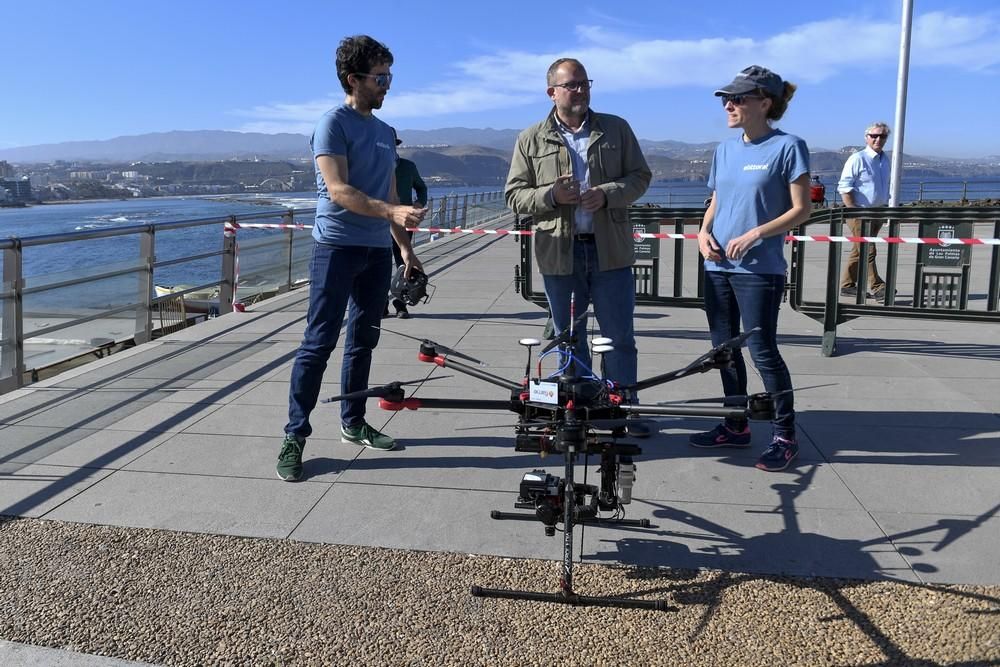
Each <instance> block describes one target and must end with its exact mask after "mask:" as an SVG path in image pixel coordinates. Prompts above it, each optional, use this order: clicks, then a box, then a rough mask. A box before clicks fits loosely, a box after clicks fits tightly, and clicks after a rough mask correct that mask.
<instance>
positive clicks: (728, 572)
mask: <svg viewBox="0 0 1000 667" xmlns="http://www.w3.org/2000/svg"><path fill="white" fill-rule="evenodd" d="M816 470H817V466H816V465H812V466H808V467H805V469H804V470H801V471H796V472H795V473H794V475H795V477H794V478H792V479H791V480H788V481H785V480H782V481H779V482H777V483H776V484H774V485H772V488H773V489H774V490H775V491H776V493H777V495H778V505H777V506H776V507H774V508H773V509H772V510H765V511H764V513H773V514H777V515H780V516H781V518H782V522H783V527H782V529H781V530H780V531H778V532H772V533H764V534H762V535H752V536H747V535H744V534H742V533H741V532H739V531H737V530H735V529H732V528H729V527H726V526H725V525H722V524H721V523H719V522H717V521H713V520H710V519H707V518H705V517H701V516H698V515H696V514H693V513H691V512H687V511H684V510H680V509H676V508H673V507H670V506H668V505H666V504H663V503H659V502H646V501H640V502H645V503H646V504H647V505H649V506H652V507H654V508H655V509H654V510H653V516H654V517H655V519H654V521H655V520H657V519H658V520H660V521H661V522H662V524H661V525H660V526H654V527H653V528H652V529H628V532H635V533H642V534H643V535H644V536H643V537H635V538H632V537H626V538H623V539H619V540H617V541H612V540H608V541H605V543H607V542H612V543H614V544H615V546H616V551H614V552H602V553H597V554H590V555H585V556H584V560H585V561H591V562H594V561H597V562H600V561H614V562H617V563H627V564H629V565H631V566H635V565H638V566H640V567H636V568H634V569H632V570H631V571H630V574H629V576H631V577H634V578H638V579H642V580H645V581H649V582H658V585H655V586H654V587H653V588H649V589H646V590H643V591H639V592H636V593H631V594H630V595H631V596H635V597H639V596H642V597H650V596H664V595H666V596H669V598H670V600H671V601H672V602H674V603H677V604H680V605H703V606H704V607H705V611H704V613H703V614H702V616H701V618H700V619H699V622H698V624H697V626H696V627H695V629H694V630H693V631H692V633H691V635H690V637H689V640H694V639H695V638H696V637H697V636H698V635H700V634H701V633H702V632H704V630H705V629H706V628H707V627H708V625H709V624H710V623H711V621H712V618H713V617H714V616H715V615H716V614H717V613H718V612H719V610H720V608H721V606H722V603H723V598H724V595H725V593H726V591H727V589H729V588H731V587H736V586H739V585H741V584H744V583H750V582H755V581H770V582H774V583H777V584H781V585H785V586H794V587H797V588H802V589H808V590H812V591H815V592H818V593H821V594H824V595H826V596H827V597H829V598H830V600H831V601H832V602H833V604H834V605H835V606H836V607H838V608H839V609H840V611H841V613H842V614H843V618H846V619H848V620H850V621H851V622H852V623H854V624H855V625H856V626H857V627H858V629H859V630H861V631H862V632H863V633H864V634H865V635H866V636H867V637H868V638H869V639H870V641H871V642H872V643H873V644H874V645H875V646H876V647H877V648H878V649H879V650H880V651H881V652H882V653H883V655H884V656H885V658H886V664H917V663H915V662H914V661H913V660H912V659H911V658H910V657H909V656H908V655H907V654H906V652H905V650H904V649H903V648H902V647H901V646H900V645H899V644H897V643H896V642H895V641H893V639H892V638H891V636H890V635H889V634H888V632H886V631H883V630H882V629H881V628H880V627H879V624H878V623H877V622H876V621H875V620H874V619H872V618H871V617H870V616H869V615H868V614H866V613H865V612H864V611H862V610H861V609H860V608H859V607H858V606H857V605H856V604H854V603H853V602H852V601H851V600H850V599H849V596H848V595H847V594H846V591H849V590H850V589H851V588H854V587H859V586H863V585H865V584H867V583H869V581H870V580H878V579H896V576H894V575H898V574H900V573H899V572H896V571H894V570H893V569H892V568H888V567H886V566H884V565H880V564H879V562H878V560H877V559H876V558H875V557H874V556H873V555H872V554H873V553H879V552H889V551H892V550H893V549H894V548H895V550H896V551H897V552H898V553H900V554H902V555H903V556H905V557H906V558H907V559H908V560H909V561H910V562H911V563H913V561H914V560H915V559H917V558H919V557H920V555H921V554H922V550H921V549H918V548H916V547H913V546H907V547H894V543H895V542H897V541H900V540H903V539H908V538H912V537H915V536H921V535H925V536H927V537H928V538H929V539H928V541H927V542H925V543H923V544H926V545H930V546H929V550H930V551H941V550H944V549H946V548H948V547H949V546H951V545H952V544H953V543H955V542H956V541H958V540H961V539H962V538H964V537H966V536H967V535H968V534H969V533H971V532H972V531H974V530H977V529H979V528H981V527H982V526H983V524H984V523H985V522H986V521H987V520H989V519H991V518H994V517H996V516H997V515H998V513H1000V503H998V504H997V505H995V506H994V507H992V508H991V509H989V510H987V511H986V512H984V513H983V514H981V515H979V516H977V517H970V518H968V519H942V520H938V521H936V522H933V523H930V524H928V525H927V526H924V527H920V528H916V529H913V530H908V531H904V532H900V533H896V534H892V535H887V536H882V537H879V538H875V539H871V540H855V539H837V538H833V537H829V536H826V535H820V534H817V533H813V532H808V531H804V530H802V528H801V526H800V525H799V520H798V517H799V514H798V512H797V510H796V508H795V500H796V498H797V497H798V496H799V495H801V493H802V492H803V491H804V490H805V489H806V488H808V486H809V484H810V483H811V481H812V479H813V477H814V475H815V473H816ZM786 479H787V478H786ZM734 511H739V510H734ZM743 511H744V512H748V513H750V512H761V511H760V510H752V509H744V510H743ZM663 525H669V526H670V528H669V529H665V528H664V527H663ZM623 532H624V531H623ZM682 541H683V542H682ZM690 543H694V544H695V545H698V544H700V545H701V546H694V547H689V546H687V544H690ZM925 548H926V547H925ZM789 554H792V555H794V557H793V558H789V557H788V555H789ZM779 555H783V556H779ZM776 557H778V558H784V560H783V561H782V564H783V565H784V566H785V567H784V568H783V569H785V571H786V572H787V573H786V574H781V575H776V574H774V570H775V569H777V568H778V567H780V566H776V565H775V563H774V559H775V558H776ZM665 563H669V567H670V569H666V568H663V564H665ZM762 564H766V565H762ZM642 566H647V567H642ZM910 567H911V568H912V569H913V570H914V571H915V572H923V573H930V572H934V571H936V568H935V567H934V566H932V565H929V564H920V563H913V564H911V565H910ZM653 568H655V569H653ZM705 568H707V569H713V570H720V572H718V573H717V574H714V575H712V576H710V578H709V579H708V580H707V581H706V580H705V578H704V577H700V576H699V573H698V570H699V569H705ZM899 583H901V584H903V585H906V586H913V587H916V588H925V589H931V590H935V591H937V592H939V593H940V594H942V595H947V596H957V597H961V598H965V599H969V600H970V601H973V600H974V601H985V602H987V603H988V604H989V605H990V610H989V611H978V610H969V611H968V613H990V614H993V613H1000V612H998V611H994V610H998V609H1000V598H997V597H991V596H988V595H983V594H979V593H976V592H971V591H960V590H956V589H954V588H950V587H944V586H936V585H933V584H924V583H909V582H899ZM830 620H835V619H834V618H832V617H831V618H830Z"/></svg>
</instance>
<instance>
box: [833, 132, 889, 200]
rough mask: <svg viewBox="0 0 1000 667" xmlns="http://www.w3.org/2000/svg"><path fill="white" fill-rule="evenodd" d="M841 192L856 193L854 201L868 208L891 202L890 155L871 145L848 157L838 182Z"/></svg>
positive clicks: (838, 189) (838, 190)
mask: <svg viewBox="0 0 1000 667" xmlns="http://www.w3.org/2000/svg"><path fill="white" fill-rule="evenodd" d="M837 192H839V193H840V194H847V193H848V192H853V193H854V203H855V205H857V206H861V207H864V208H867V207H869V206H886V205H888V203H889V156H888V155H886V154H885V152H884V151H883V152H882V153H876V152H875V151H874V150H872V149H871V147H869V146H865V148H864V149H863V150H860V151H858V152H857V153H854V154H853V155H851V157H849V158H847V162H845V163H844V170H843V171H842V172H841V173H840V182H839V183H838V184H837Z"/></svg>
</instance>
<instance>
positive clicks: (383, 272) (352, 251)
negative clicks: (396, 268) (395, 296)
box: [285, 243, 392, 438]
mask: <svg viewBox="0 0 1000 667" xmlns="http://www.w3.org/2000/svg"><path fill="white" fill-rule="evenodd" d="M391 268H392V250H391V249H390V248H369V247H365V246H342V245H330V244H327V243H316V244H314V246H313V255H312V261H311V262H310V263H309V280H310V285H309V314H308V315H307V317H306V332H305V336H303V338H302V344H301V345H300V346H299V349H298V352H296V354H295V363H294V365H293V366H292V381H291V387H290V388H289V391H288V424H286V425H285V433H292V434H295V435H297V436H299V437H302V438H306V437H308V436H309V435H310V434H312V426H310V424H309V414H310V413H311V412H312V411H313V408H315V407H316V401H317V400H318V399H319V391H320V384H321V383H322V382H323V373H324V371H326V363H327V361H328V360H329V359H330V353H331V352H333V350H334V348H335V347H336V346H337V339H338V338H339V337H340V327H341V325H342V324H343V323H344V312H345V310H346V311H347V337H346V338H345V340H344V362H343V365H342V366H341V370H340V390H341V393H344V394H346V393H348V392H352V391H360V390H363V389H367V388H368V373H369V371H370V370H371V365H372V350H373V349H375V346H376V345H378V339H379V334H380V333H381V331H380V330H379V329H378V328H377V327H380V326H381V322H382V312H383V311H384V310H385V304H386V298H387V296H386V295H387V294H388V293H389V273H390V271H391ZM365 401H366V399H363V398H356V399H352V400H346V401H341V402H340V420H341V422H343V425H344V426H357V425H359V424H361V423H363V422H364V420H365Z"/></svg>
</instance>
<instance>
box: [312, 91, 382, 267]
mask: <svg viewBox="0 0 1000 667" xmlns="http://www.w3.org/2000/svg"><path fill="white" fill-rule="evenodd" d="M309 144H310V146H311V147H312V152H313V160H314V161H315V159H316V158H317V157H319V156H320V155H342V156H344V157H346V158H347V184H348V185H350V186H351V187H353V188H355V189H357V190H360V191H361V192H363V193H365V194H366V195H368V196H369V197H371V198H373V199H380V200H382V201H389V188H390V187H391V186H392V175H393V172H394V171H395V169H396V159H397V156H396V142H395V138H394V136H393V133H392V128H391V127H389V126H388V125H386V124H385V123H383V122H382V121H381V120H379V119H378V118H376V117H375V116H362V115H361V114H359V113H358V112H357V111H355V110H354V109H352V108H351V107H349V106H347V105H346V104H344V105H341V106H339V107H337V108H335V109H330V110H329V111H327V112H326V113H325V114H323V117H322V118H320V119H319V123H317V125H316V130H315V131H314V132H313V135H312V139H310V141H309ZM316 195H317V203H316V224H315V226H314V227H313V232H312V235H313V238H314V239H316V240H317V241H319V242H321V243H332V244H336V245H353V246H368V247H374V248H388V247H391V246H392V234H391V233H390V232H389V221H388V220H384V219H382V218H372V217H368V216H365V215H358V214H357V213H353V212H351V211H348V210H347V209H346V208H344V207H342V206H340V205H338V204H336V203H335V202H333V201H331V200H330V193H329V192H327V189H326V182H325V181H324V180H323V174H322V173H320V170H319V165H318V164H317V165H316Z"/></svg>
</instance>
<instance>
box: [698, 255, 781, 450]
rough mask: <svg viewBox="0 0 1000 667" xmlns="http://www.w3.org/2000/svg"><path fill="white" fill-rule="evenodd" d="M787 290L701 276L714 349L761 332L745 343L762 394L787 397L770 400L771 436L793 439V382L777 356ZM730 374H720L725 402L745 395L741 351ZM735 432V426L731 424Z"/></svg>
mask: <svg viewBox="0 0 1000 667" xmlns="http://www.w3.org/2000/svg"><path fill="white" fill-rule="evenodd" d="M784 289H785V277H784V276H781V275H758V274H753V273H733V272H729V271H706V272H705V312H706V314H707V315H708V326H709V328H710V329H711V331H712V345H719V344H721V343H724V342H725V341H727V340H728V339H730V338H733V337H734V336H738V335H739V333H740V321H741V320H742V322H743V330H744V331H749V330H750V329H753V328H754V327H760V329H761V330H760V331H759V332H758V333H756V334H754V335H753V336H750V338H749V339H748V340H747V347H748V348H749V349H750V356H751V358H753V363H754V366H756V367H757V370H758V372H760V377H761V380H763V382H764V388H765V389H766V390H767V391H769V392H771V393H777V392H785V393H782V394H780V395H778V396H775V398H774V408H775V414H774V422H773V423H774V435H778V436H781V437H784V438H794V437H795V409H794V401H793V400H792V392H791V391H789V390H791V388H792V378H791V375H789V373H788V367H787V366H785V360H784V359H782V358H781V352H779V351H778V308H779V307H780V306H781V296H782V293H783V291H784ZM733 361H734V364H733V367H732V368H724V369H722V370H721V371H720V373H721V374H722V389H723V391H724V392H725V394H726V396H740V395H745V394H746V393H747V366H746V362H745V361H744V360H743V355H742V354H741V353H740V351H739V350H737V351H736V354H735V356H734V358H733ZM730 425H731V426H736V424H730Z"/></svg>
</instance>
